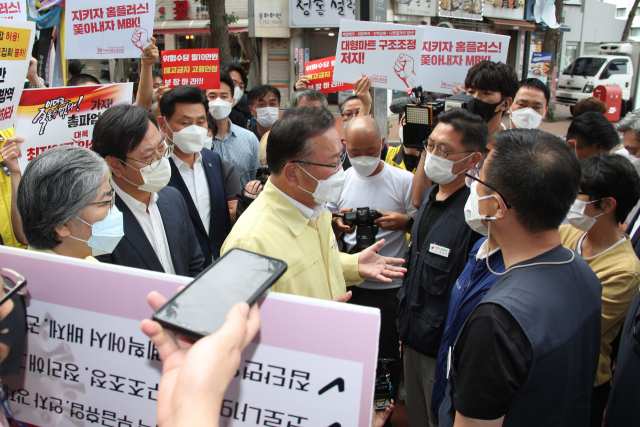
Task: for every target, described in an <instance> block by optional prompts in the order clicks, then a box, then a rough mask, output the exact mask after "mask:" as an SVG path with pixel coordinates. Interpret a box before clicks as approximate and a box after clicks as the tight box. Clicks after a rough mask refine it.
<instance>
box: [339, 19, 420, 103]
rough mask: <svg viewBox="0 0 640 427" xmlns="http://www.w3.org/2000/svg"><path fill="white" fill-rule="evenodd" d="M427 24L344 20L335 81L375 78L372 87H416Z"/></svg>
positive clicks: (372, 80) (399, 88)
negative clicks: (410, 24) (425, 25)
mask: <svg viewBox="0 0 640 427" xmlns="http://www.w3.org/2000/svg"><path fill="white" fill-rule="evenodd" d="M423 35H424V27H414V26H409V25H397V24H384V23H379V22H367V21H352V20H346V19H344V20H342V21H341V22H340V37H338V49H337V52H336V63H335V71H334V80H335V81H339V82H344V83H352V82H355V81H356V80H357V79H358V77H363V76H367V77H369V78H371V86H373V87H380V88H386V89H397V90H407V88H408V87H414V86H416V82H417V80H418V71H419V70H418V68H419V66H420V46H421V45H422V40H423V38H424V36H423Z"/></svg>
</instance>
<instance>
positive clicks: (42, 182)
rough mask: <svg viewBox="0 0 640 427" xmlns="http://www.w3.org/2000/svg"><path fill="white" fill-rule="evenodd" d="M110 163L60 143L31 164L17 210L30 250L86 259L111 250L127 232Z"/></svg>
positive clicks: (21, 190)
mask: <svg viewBox="0 0 640 427" xmlns="http://www.w3.org/2000/svg"><path fill="white" fill-rule="evenodd" d="M109 178H110V172H109V167H108V166H107V163H106V162H105V161H104V159H102V158H101V157H100V156H98V155H97V154H96V153H94V152H93V151H91V150H87V149H86V148H80V147H71V146H60V147H55V148H52V149H50V150H47V151H45V152H44V153H42V154H40V155H39V156H37V157H35V158H34V159H33V160H32V161H31V162H30V163H29V164H28V165H27V168H26V170H25V172H24V176H23V177H22V181H21V182H20V187H19V188H18V200H17V203H18V211H19V213H20V217H21V218H22V228H23V230H24V234H25V236H26V238H27V240H28V241H29V247H28V249H30V250H35V251H40V252H45V253H50V254H58V255H65V256H70V257H74V258H85V259H88V260H91V261H96V259H95V258H93V257H94V256H98V255H102V254H106V253H111V251H113V249H115V247H116V246H117V244H118V242H119V241H120V239H121V238H122V236H123V235H124V231H123V222H122V214H121V213H120V212H119V211H118V209H117V208H116V207H115V206H114V192H113V189H112V188H111V185H110V183H109Z"/></svg>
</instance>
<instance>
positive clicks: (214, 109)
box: [209, 98, 232, 120]
mask: <svg viewBox="0 0 640 427" xmlns="http://www.w3.org/2000/svg"><path fill="white" fill-rule="evenodd" d="M231 107H232V105H231V103H230V102H229V101H225V100H224V99H220V98H216V99H214V100H213V101H209V112H210V113H211V115H212V116H213V118H214V119H216V120H222V119H226V118H227V117H229V114H231Z"/></svg>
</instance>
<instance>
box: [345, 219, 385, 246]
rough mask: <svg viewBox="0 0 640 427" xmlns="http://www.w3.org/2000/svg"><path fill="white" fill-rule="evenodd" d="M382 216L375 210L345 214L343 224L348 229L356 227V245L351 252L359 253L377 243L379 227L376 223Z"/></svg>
mask: <svg viewBox="0 0 640 427" xmlns="http://www.w3.org/2000/svg"><path fill="white" fill-rule="evenodd" d="M378 218H382V214H381V213H380V212H378V211H376V210H374V209H369V208H358V209H356V211H355V212H345V213H344V217H343V219H342V222H343V223H344V225H346V226H348V227H352V226H354V225H355V226H356V245H355V246H354V247H353V249H352V250H351V251H350V252H351V253H356V254H357V253H359V252H362V251H363V250H365V249H367V248H368V247H369V246H371V245H373V244H374V243H375V242H376V235H377V234H378V226H377V225H375V224H374V221H375V220H376V219H378Z"/></svg>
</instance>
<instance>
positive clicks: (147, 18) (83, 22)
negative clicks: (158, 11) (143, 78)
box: [64, 0, 156, 59]
mask: <svg viewBox="0 0 640 427" xmlns="http://www.w3.org/2000/svg"><path fill="white" fill-rule="evenodd" d="M155 6H156V2H155V0H142V1H141V0H136V1H131V0H101V1H100V2H99V3H92V2H87V1H86V0H66V3H65V14H64V16H65V27H66V31H65V45H66V51H65V56H66V57H67V58H77V59H112V58H139V57H140V56H141V55H142V52H143V50H144V48H145V47H147V46H148V45H150V44H151V37H152V36H153V19H154V13H155Z"/></svg>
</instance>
